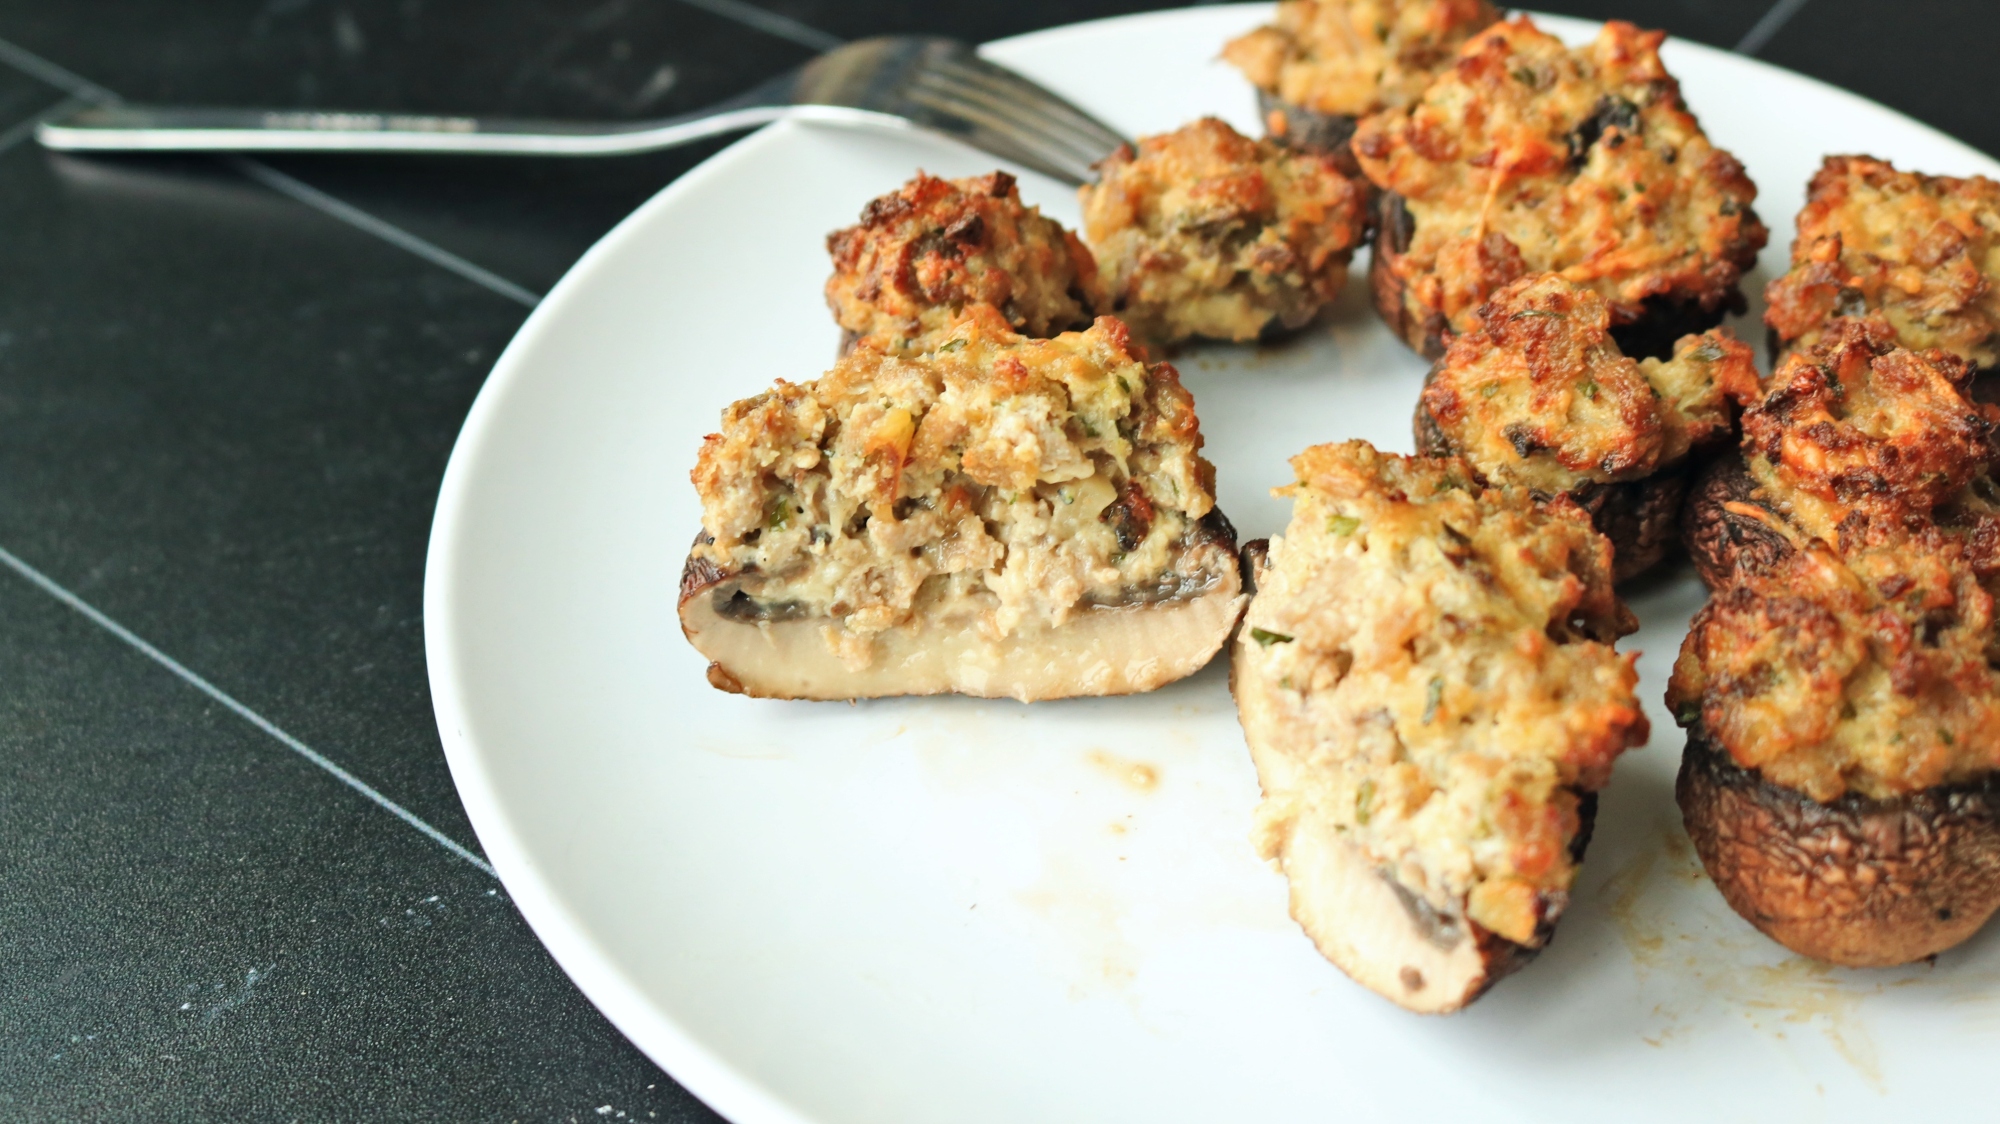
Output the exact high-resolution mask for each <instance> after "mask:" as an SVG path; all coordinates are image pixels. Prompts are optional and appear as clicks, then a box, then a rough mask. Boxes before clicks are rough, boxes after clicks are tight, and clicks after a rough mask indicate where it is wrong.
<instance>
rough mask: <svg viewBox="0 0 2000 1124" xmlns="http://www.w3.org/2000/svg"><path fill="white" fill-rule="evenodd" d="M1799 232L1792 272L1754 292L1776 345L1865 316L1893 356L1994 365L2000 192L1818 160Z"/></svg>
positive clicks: (1869, 162) (1876, 163) (1871, 163)
mask: <svg viewBox="0 0 2000 1124" xmlns="http://www.w3.org/2000/svg"><path fill="white" fill-rule="evenodd" d="M1798 230H1799V234H1798V238H1797V239H1796V240H1794V241H1793V243H1792V268H1791V270H1790V271H1789V272H1788V273H1786V274H1785V275H1784V276H1783V277H1780V278H1778V279H1777V280H1775V281H1773V282H1771V284H1770V286H1769V288H1767V289H1766V290H1765V299H1766V300H1767V301H1768V302H1769V307H1768V308H1767V309H1766V311H1765V313H1764V322H1765V323H1766V324H1768V325H1770V327H1771V331H1772V333H1773V335H1774V336H1775V337H1776V340H1777V342H1778V343H1779V344H1780V345H1783V346H1798V347H1811V346H1812V345H1813V344H1815V343H1817V342H1818V341H1819V338H1820V336H1821V334H1822V332H1823V331H1824V329H1825V326H1826V324H1827V323H1828V322H1829V321H1831V320H1832V319H1833V318H1834V317H1836V316H1859V315H1863V314H1867V313H1875V314H1878V315H1880V316H1881V317H1882V318H1883V319H1885V320H1886V321H1888V323H1889V324H1890V326H1891V327H1893V328H1894V329H1895V332H1896V340H1897V342H1899V343H1901V344H1902V345H1903V346H1904V347H1907V348H1911V349H1913V350H1923V349H1925V348H1931V347H1941V348H1943V349H1945V350H1946V351H1949V352H1951V353H1952V354H1953V355H1956V356H1958V357H1959V358H1960V359H1966V360H1970V361H1971V362H1972V363H1973V364H1974V365H1975V366H1978V367H1981V368H1986V367H1992V366H1994V365H1995V364H1996V363H2000V289H1996V287H1995V283H1996V281H2000V183H1995V182H1993V181H1992V180H1990V179H1987V178H1986V177H1984V176H1972V177H1970V178H1968V179H1955V178H1953V177H1950V176H1926V175H1921V174H1919V173H1916V172H1899V171H1897V170H1896V168H1895V166H1894V165H1892V164H1890V163H1889V162H1888V161H1886V160H1876V159H1873V158H1871V157H1867V156H1829V157H1827V158H1826V162H1825V163H1824V164H1822V165H1821V166H1820V170H1819V171H1818V173H1816V174H1815V175H1814V176H1813V178H1812V184H1811V186H1810V187H1809V188H1808V191H1807V195H1806V205H1805V208H1804V209H1803V210H1801V211H1800V212H1799V218H1798Z"/></svg>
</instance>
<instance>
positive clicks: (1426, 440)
mask: <svg viewBox="0 0 2000 1124" xmlns="http://www.w3.org/2000/svg"><path fill="white" fill-rule="evenodd" d="M1609 327H1610V316H1609V313H1608V311H1607V309H1606V307H1605V304H1604V301H1603V300H1602V299H1600V298H1599V297H1598V296H1597V294H1596V293H1594V292H1592V291H1591V290H1589V289H1586V288H1583V287H1581V286H1577V285H1573V284H1571V283H1570V282H1568V281H1565V280H1563V279H1562V278H1561V277H1560V276H1558V275H1556V274H1540V275H1537V276H1533V277H1526V278H1522V279H1521V280H1519V281H1516V282H1513V283H1512V284H1509V285H1507V286H1506V287H1505V288H1502V289H1501V290H1500V291H1499V292H1498V293H1496V294H1494V296H1493V299H1491V300H1490V301H1488V302H1487V303H1486V304H1485V305H1484V306H1483V307H1482V308H1481V309H1480V313H1479V321H1478V326H1477V327H1476V328H1475V329H1474V330H1472V331H1470V332H1467V333H1465V334H1464V335H1460V336H1457V337H1455V338H1454V339H1453V340H1452V342H1451V345H1450V347H1449V349H1448V350H1447V352H1446V354H1445V356H1444V358H1443V359H1441V360H1439V361H1438V363H1437V364H1436V365H1435V366H1434V367H1432V368H1431V373H1430V376H1429V378H1428V379H1426V380H1425V384H1424V390H1423V394H1422V396H1421V398H1420V399H1419V402H1418V405H1417V415H1416V431H1417V443H1418V448H1419V450H1420V451H1422V452H1426V453H1431V454H1433V455H1438V454H1451V455H1458V456H1463V457H1465V458H1466V460H1467V461H1468V462H1470V463H1471V465H1472V467H1473V470H1474V471H1475V472H1477V473H1478V474H1479V476H1480V478H1481V479H1483V480H1486V481H1489V482H1492V483H1496V484H1508V485H1517V486H1520V487H1525V488H1528V489H1531V490H1533V491H1534V492H1536V493H1537V494H1540V495H1556V494H1566V495H1569V496H1571V497H1572V498H1573V499H1575V500H1576V501H1577V502H1578V503H1579V504H1580V505H1581V506H1582V507H1583V508H1584V509H1585V510H1586V511H1589V512H1590V513H1591V517H1592V519H1593V521H1594V522H1595V523H1596V526H1597V529H1598V530H1599V531H1600V532H1602V533H1603V534H1604V535H1605V536H1606V537H1608V538H1609V539H1610V540H1611V543H1612V547H1613V549H1614V551H1615V552H1616V556H1617V578H1618V580H1620V581H1625V580H1627V579H1630V578H1632V577H1635V576H1637V575H1639V574H1641V573H1644V572H1645V571H1646V570H1648V569H1650V568H1651V567H1653V566H1654V565H1656V564H1657V563H1658V562H1660V561H1661V560H1662V559H1663V558H1664V557H1665V556H1666V554H1667V552H1668V549H1669V548H1670V546H1671V545H1672V543H1673V541H1674V538H1675V522H1676V519H1677V518H1678V516H1679V511H1680V499H1681V496H1682V494H1683V493H1684V491H1685V489H1686V483H1687V474H1686V472H1685V470H1684V466H1685V465H1686V464H1687V463H1688V462H1689V460H1690V457H1691V455H1692V454H1695V453H1697V452H1698V451H1700V450H1703V449H1705V448H1707V447H1708V446H1711V445H1713V444H1716V443H1718V442H1720V441H1723V440H1725V439H1726V438H1727V437H1728V435H1729V433H1730V429H1731V422H1732V419H1731V413H1732V408H1731V405H1730V400H1729V395H1728V391H1729V388H1731V387H1734V388H1737V389H1738V390H1739V392H1740V391H1743V390H1745V389H1746V388H1747V389H1748V390H1752V391H1754V389H1755V388H1756V386H1757V369H1756V365H1755V362H1754V361H1753V359H1752V357H1751V352H1750V348H1749V347H1748V346H1747V345H1745V344H1743V343H1742V342H1740V341H1738V340H1737V339H1736V338H1735V337H1734V336H1732V335H1730V334H1729V333H1728V331H1727V330H1725V329H1716V330H1714V331H1710V332H1707V333H1705V334H1702V335H1698V336H1696V335H1691V336H1686V337H1684V338H1683V339H1681V341H1680V342H1679V344H1678V345H1677V346H1676V348H1675V350H1674V355H1673V358H1672V359H1671V360H1669V361H1666V362H1662V361H1660V360H1658V359H1647V360H1645V361H1643V362H1635V361H1634V360H1632V359H1629V358H1627V357H1626V356H1625V355H1624V354H1623V353H1622V352H1620V351H1619V349H1618V346H1617V344H1616V343H1614V342H1613V341H1612V338H1611V335H1610V331H1609Z"/></svg>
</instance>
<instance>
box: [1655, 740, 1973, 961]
mask: <svg viewBox="0 0 2000 1124" xmlns="http://www.w3.org/2000/svg"><path fill="white" fill-rule="evenodd" d="M1674 794H1675V797H1676V798H1677V799H1678V801H1679V802H1680V807H1681V816H1682V818H1683V820H1684V821H1685V822H1686V824H1687V832H1688V837H1689V838H1690V839H1692V840H1693V841H1694V846H1695V852H1696V853H1697V854H1698V855H1700V856H1701V862H1702V866H1703V867H1705V868H1706V869H1707V870H1708V874H1709V877H1710V878H1711V879H1713V880H1714V881H1715V886H1716V889H1718V890H1720V891H1722V896H1723V898H1724V899H1725V900H1726V901H1728V902H1729V905H1730V908H1732V909H1734V910H1735V911H1736V912H1737V913H1739V914H1741V915H1742V916H1743V917H1744V919H1745V920H1747V921H1749V922H1750V923H1751V924H1753V925H1755V926H1757V928H1759V929H1761V930H1763V932H1764V933H1765V934H1766V935H1768V936H1770V937H1771V939H1773V940H1775V941H1777V942H1778V943H1779V944H1782V945H1784V946H1785V947H1786V948H1789V949H1791V950H1792V951H1794V952H1797V953H1800V954H1801V955H1804V956H1810V957H1813V958H1814V959H1818V960H1825V961H1828V962H1829V963H1833V964H1843V965H1846V966H1848V967H1853V968H1879V967H1888V966H1891V965H1895V964H1907V963H1909V962H1911V961H1913V960H1921V959H1923V958H1924V957H1927V956H1935V955H1937V954H1938V953H1940V952H1943V951H1944V950H1946V949H1948V948H1951V947H1952V946H1954V945H1957V944H1958V943H1960V942H1961V941H1964V940H1965V939H1966V938H1968V937H1970V936H1972V934H1973V933H1975V932H1977V931H1978V930H1979V928H1980V926H1982V925H1984V924H1985V923H1986V920H1987V919H1988V918H1989V917H1991V916H1992V915H1993V912H1994V910H1995V909H1996V908H2000V792H1996V790H1995V787H1994V780H1993V778H1992V776H1991V774H1989V775H1988V776H1987V778H1986V779H1985V780H1983V781H1980V782H1975V783H1971V784H1963V785H1953V786H1946V787H1939V788H1931V789H1925V790H1922V791H1919V792H1915V793H1911V794H1910V795H1907V796H1901V797H1897V798H1895V799H1890V800H1869V799H1867V798H1865V797H1861V796H1858V795H1853V794H1850V795H1847V796H1843V797H1841V798H1840V799H1838V800H1835V801H1833V802H1832V803H1828V804H1822V803H1820V802H1818V801H1815V800H1812V799H1810V798H1809V797H1807V796H1805V795H1804V794H1803V793H1800V792H1798V791H1797V790H1795V789H1790V788H1785V787H1783V786H1780V785H1775V784H1772V783H1771V782H1769V781H1767V780H1764V779H1763V778H1762V777H1760V776H1759V775H1758V774H1757V773H1755V772H1753V771H1751V770H1748V769H1744V768H1741V767H1739V766H1738V765H1737V764H1736V763H1735V762H1734V761H1732V760H1731V759H1730V757H1729V755H1728V754H1727V753H1724V752H1722V751H1721V750H1719V749H1717V748H1716V746H1715V744H1714V742H1713V741H1712V740H1711V739H1710V738H1709V737H1708V735H1707V733H1706V731H1705V730H1704V729H1703V728H1702V726H1701V725H1700V724H1699V723H1697V724H1696V725H1695V726H1694V727H1692V728H1691V729H1689V731H1688V744H1687V752H1686V755H1685V756H1683V757H1682V758H1681V771H1680V779H1679V781H1678V783H1677V784H1676V785H1675V786H1674Z"/></svg>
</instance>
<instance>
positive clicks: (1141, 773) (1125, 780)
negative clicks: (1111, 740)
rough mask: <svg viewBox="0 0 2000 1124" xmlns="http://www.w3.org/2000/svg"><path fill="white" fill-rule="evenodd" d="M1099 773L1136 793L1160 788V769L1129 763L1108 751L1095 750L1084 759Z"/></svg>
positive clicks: (1156, 766)
mask: <svg viewBox="0 0 2000 1124" xmlns="http://www.w3.org/2000/svg"><path fill="white" fill-rule="evenodd" d="M1083 759H1084V760H1085V761H1088V762H1089V763H1090V764H1091V766H1092V767H1093V768H1095V769H1097V770H1098V771H1099V772H1101V773H1103V774H1104V775H1106V776H1108V777H1110V778H1111V779H1112V780H1115V781H1117V782H1119V783H1120V784H1123V785H1124V786H1125V787H1127V788H1129V789H1131V790H1133V791H1134V792H1151V791H1153V790H1154V789H1156V788H1158V787H1160V767H1159V766H1158V765H1149V764H1147V763H1146V762H1144V761H1129V760H1127V759H1125V758H1123V757H1120V756H1118V755H1117V754H1115V753H1111V752H1109V751H1108V750H1102V749H1093V750H1091V751H1090V752H1089V753H1087V754H1085V755H1084V758H1083Z"/></svg>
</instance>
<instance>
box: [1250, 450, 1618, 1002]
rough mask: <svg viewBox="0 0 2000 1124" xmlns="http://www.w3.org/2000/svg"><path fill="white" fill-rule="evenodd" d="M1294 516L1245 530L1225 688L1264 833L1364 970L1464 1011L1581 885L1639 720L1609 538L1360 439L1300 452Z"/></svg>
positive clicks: (1381, 988) (1273, 854)
mask: <svg viewBox="0 0 2000 1124" xmlns="http://www.w3.org/2000/svg"><path fill="white" fill-rule="evenodd" d="M1292 465H1293V469H1294V471H1295V472H1296V473H1297V474H1298V478H1299V482H1298V483H1297V484H1295V485H1293V486H1292V487H1291V488H1289V489H1286V492H1288V493H1289V494H1290V495H1291V496H1292V498H1293V501H1294V509H1293V516H1292V521H1291V524H1290V526H1289V527H1288V529H1287V530H1286V533H1285V535H1284V536H1283V537H1282V538H1279V539H1275V540H1272V542H1271V543H1270V544H1269V549H1268V554H1265V553H1262V552H1260V551H1259V550H1256V549H1251V550H1247V551H1246V558H1247V561H1248V565H1249V567H1250V568H1251V571H1252V579H1253V580H1252V584H1253V586H1254V587H1255V589H1256V593H1255V595H1254V596H1253V598H1252V600H1251V607H1250V609H1249V611H1248V612H1247V613H1246V614H1245V618H1244V624H1243V628H1242V631H1241V632H1239V634H1238V637H1237V640H1236V644H1235V653H1234V660H1233V662H1232V667H1231V678H1230V683H1231V689H1232V691H1233V692H1234V694H1235V697H1236V703H1237V710H1238V714H1239V715H1240V717H1241V719H1242V722H1243V729H1244V737H1245V740H1246V741H1247V742H1248V743H1249V746H1250V752H1251V758H1252V761H1253V763H1254V764H1255V765H1256V768H1257V776H1258V781H1259V783H1260V784H1261V785H1262V787H1263V791H1264V800H1263V802H1262V804H1261V805H1260V806H1259V808H1258V812H1257V821H1258V828H1257V835H1256V841H1257V845H1258V849H1259V851H1260V852H1261V853H1262V854H1263V855H1264V856H1265V857H1266V858H1268V859H1270V860H1272V861H1273V862H1275V863H1276V864H1278V866H1279V867H1280V869H1282V870H1283V872H1284V874H1285V877H1286V879H1287V881H1288V882H1289V884H1290V893H1291V908H1292V916H1293V917H1294V919H1296V920H1297V921H1298V922H1299V924H1300V925H1301V926H1302V927H1303V928H1304V929H1305V931H1306V933H1307V935H1308V936H1310V937H1311V938H1312V940H1313V942H1314V943H1315V944H1316V945H1317V946H1318V947H1319V949H1320V951H1321V952H1322V953H1324V954H1325V955H1326V956H1327V957H1328V958H1329V959H1330V960H1332V961H1333V962H1334V963H1335V964H1336V965H1338V966H1339V967H1340V968H1341V969H1342V970H1344V971H1346V972H1347V973H1348V974H1349V975H1350V976H1352V977H1353V978H1354V979H1355V980H1356V981H1357V982H1359V983H1361V984H1363V985H1364V986H1366V987H1368V988H1370V989H1372V990H1374V991H1376V992H1377V993H1379V994H1381V995H1383V996H1384V997H1386V998H1388V999H1390V1000H1392V1001H1394V1002H1396V1003H1398V1004H1400V1005H1402V1006H1404V1007H1407V1008H1409V1009H1411V1010H1414V1011H1420V1012H1427V1013H1438V1012H1445V1011H1453V1010H1457V1009H1458V1008H1460V1007H1462V1006H1464V1005H1465V1004H1466V1003H1468V1002H1471V1001H1472V1000H1473V999H1474V998H1476V997H1477V996H1478V995H1479V994H1480V993H1481V992H1483V991H1484V990H1485V989H1486V988H1487V987H1489V986H1491V985H1492V983H1493V982H1494V981H1496V980H1498V979H1499V978H1500V977H1501V976H1503V975H1505V974H1506V973H1507V972H1509V971H1512V970H1513V969H1514V968H1516V967H1518V966H1520V965H1521V964H1522V963H1525V962H1526V960H1527V959H1528V958H1530V957H1531V956H1532V955H1533V953H1534V951H1535V950H1537V949H1539V948H1541V947H1542V946H1543V945H1544V944H1546V943H1547V941H1548V940H1549V938H1550V935H1551V934H1552V932H1553V930H1554V926H1555V923H1556V921H1557V919H1558V918H1559V917H1560V916H1561V914H1562V912H1563V909H1564V908H1565V907H1566V905H1567V903H1568V900H1569V892H1570V888H1571V886H1572V885H1573V883H1574V879H1575V876H1576V870H1577V863H1578V862H1579V861H1580V860H1581V857H1582V853H1583V847H1584V845H1585V843H1586V842H1587V839H1588V835H1589V829H1590V824H1591V821H1592V817H1593V815H1594V809H1595V803H1594V795H1593V794H1594V793H1595V792H1596V791H1597V790H1598V789H1599V788H1601V787H1602V786H1603V785H1604V783H1605V782H1606V780H1607V779H1608V778H1609V774H1610V769H1611V763H1612V760H1613V759H1614V758H1615V757H1616V756H1617V755H1618V754H1619V753H1620V752H1622V751H1623V750H1625V749H1626V748H1628V747H1630V746H1633V745H1638V744H1641V743H1643V742H1644V741H1645V738H1646V719H1645V717H1644V716H1643V714H1641V712H1640V710H1639V707H1638V703H1637V701H1636V699H1635V698H1634V697H1633V694H1632V689H1633V686H1634V685H1635V683H1636V681H1637V675H1636V672H1635V671H1634V670H1633V662H1632V661H1633V658H1634V657H1631V656H1620V655H1618V654H1617V653H1616V652H1614V651H1613V650H1612V646H1611V641H1612V640H1613V639H1614V638H1615V637H1616V636H1617V635H1618V634H1620V633H1621V632H1625V631H1630V629H1631V628H1632V627H1633V625H1634V622H1633V621H1632V619H1631V615H1630V614H1629V613H1628V612H1627V611H1626V610H1625V608H1624V606H1623V605H1621V604H1620V603H1619V602H1618V600H1617V597H1616V596H1615V595H1614V594H1613V593H1612V591H1611V581H1610V573H1609V569H1610V557H1609V555H1610V550H1609V546H1608V544H1606V543H1605V542H1604V540H1603V539H1602V537H1601V536H1599V535H1597V534H1596V533H1595V532H1594V531H1592V530H1591V528H1590V525H1589V522H1588V520H1587V519H1586V518H1585V516H1584V515H1583V514H1582V512H1580V511H1578V510H1576V508H1575V506H1574V505H1573V504H1571V503H1570V502H1569V501H1567V500H1564V499H1556V500H1553V501H1550V502H1549V503H1546V504H1543V503H1539V502H1537V501H1535V500H1533V499H1532V498H1530V497H1529V496H1528V494H1527V493H1526V491H1525V490H1522V489H1509V490H1504V491H1502V490H1496V489H1485V490H1481V489H1479V488H1477V487H1476V486H1474V485H1472V484H1470V483H1469V482H1468V481H1469V480H1470V479H1471V477H1470V473H1469V470H1468V467H1467V466H1466V464H1465V463H1464V462H1463V461H1459V460H1452V459H1444V460H1434V459H1429V458H1421V457H1397V456H1392V455H1387V454H1382V453H1378V452H1377V451H1375V450H1374V449H1373V448H1372V447H1371V446H1369V445H1367V444H1366V443H1364V442H1358V441H1357V442H1349V443H1347V444H1344V445H1323V446H1318V447H1315V448H1313V449H1308V450H1307V451H1306V452H1304V453H1302V454H1300V455H1299V456H1298V457H1296V458H1294V459H1293V462H1292Z"/></svg>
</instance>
